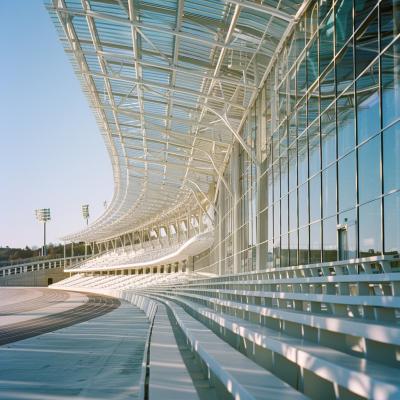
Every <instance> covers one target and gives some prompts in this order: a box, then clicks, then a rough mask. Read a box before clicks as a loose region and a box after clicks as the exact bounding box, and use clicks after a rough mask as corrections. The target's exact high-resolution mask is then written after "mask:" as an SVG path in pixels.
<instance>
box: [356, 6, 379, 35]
mask: <svg viewBox="0 0 400 400" xmlns="http://www.w3.org/2000/svg"><path fill="white" fill-rule="evenodd" d="M376 3H377V2H376V1H371V0H357V1H355V2H354V15H355V18H354V26H355V29H357V28H358V27H359V26H360V25H361V24H362V22H363V21H364V20H365V18H366V17H367V16H368V14H369V13H370V12H371V10H372V9H373V8H374V6H375V5H376Z"/></svg>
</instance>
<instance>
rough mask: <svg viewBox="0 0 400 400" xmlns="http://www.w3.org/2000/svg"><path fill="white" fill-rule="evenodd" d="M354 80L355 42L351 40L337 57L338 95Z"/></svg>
mask: <svg viewBox="0 0 400 400" xmlns="http://www.w3.org/2000/svg"><path fill="white" fill-rule="evenodd" d="M353 80H354V68H353V44H352V42H350V43H349V44H348V45H347V46H346V47H345V48H344V49H343V51H341V52H340V54H339V55H338V56H337V59H336V88H337V93H338V95H339V94H340V93H342V92H343V91H344V90H345V89H346V88H347V87H348V86H349V85H350V84H351V83H352V82H353Z"/></svg>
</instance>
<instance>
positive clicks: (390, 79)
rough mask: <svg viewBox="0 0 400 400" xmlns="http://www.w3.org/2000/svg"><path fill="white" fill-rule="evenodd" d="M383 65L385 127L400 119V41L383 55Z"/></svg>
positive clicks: (383, 117) (383, 115)
mask: <svg viewBox="0 0 400 400" xmlns="http://www.w3.org/2000/svg"><path fill="white" fill-rule="evenodd" d="M399 9H400V4H399ZM399 18H400V15H399ZM381 63H382V67H381V71H382V72H381V73H382V120H383V127H385V126H387V125H388V124H390V123H391V122H393V121H395V120H397V119H399V118H400V39H399V40H397V41H396V43H395V44H394V45H393V46H391V47H389V49H388V50H387V51H386V52H385V53H384V54H383V56H382V57H381Z"/></svg>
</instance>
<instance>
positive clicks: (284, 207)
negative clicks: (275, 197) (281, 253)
mask: <svg viewBox="0 0 400 400" xmlns="http://www.w3.org/2000/svg"><path fill="white" fill-rule="evenodd" d="M288 208H289V201H288V196H285V197H282V199H281V234H284V233H287V232H288V217H289V215H288V211H289V210H288Z"/></svg>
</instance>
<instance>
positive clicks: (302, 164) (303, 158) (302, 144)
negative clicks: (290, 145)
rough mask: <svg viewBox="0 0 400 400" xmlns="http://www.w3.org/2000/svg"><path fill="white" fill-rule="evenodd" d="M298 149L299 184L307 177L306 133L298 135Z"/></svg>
mask: <svg viewBox="0 0 400 400" xmlns="http://www.w3.org/2000/svg"><path fill="white" fill-rule="evenodd" d="M297 151H298V160H297V162H298V178H299V184H302V183H303V182H305V181H306V180H307V178H308V154H307V135H302V136H301V137H299V139H298V142H297Z"/></svg>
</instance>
